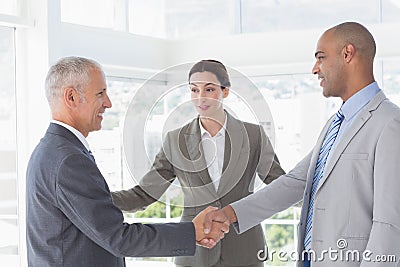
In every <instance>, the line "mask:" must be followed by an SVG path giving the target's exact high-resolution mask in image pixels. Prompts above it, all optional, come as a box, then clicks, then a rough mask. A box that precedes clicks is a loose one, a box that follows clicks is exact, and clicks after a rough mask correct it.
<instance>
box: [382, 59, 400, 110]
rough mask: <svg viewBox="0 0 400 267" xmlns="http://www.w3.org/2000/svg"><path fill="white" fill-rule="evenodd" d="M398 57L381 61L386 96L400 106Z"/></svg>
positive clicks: (399, 61) (399, 60) (399, 62)
mask: <svg viewBox="0 0 400 267" xmlns="http://www.w3.org/2000/svg"><path fill="white" fill-rule="evenodd" d="M399 64H400V59H393V60H384V61H383V85H381V86H382V89H383V92H384V93H385V94H386V96H387V97H388V98H389V99H390V100H391V101H392V102H393V103H395V104H396V105H398V106H400V65H399Z"/></svg>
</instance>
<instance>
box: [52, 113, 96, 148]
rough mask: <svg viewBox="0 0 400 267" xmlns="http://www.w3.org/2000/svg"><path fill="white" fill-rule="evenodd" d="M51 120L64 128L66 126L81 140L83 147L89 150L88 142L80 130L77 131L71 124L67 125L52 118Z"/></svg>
mask: <svg viewBox="0 0 400 267" xmlns="http://www.w3.org/2000/svg"><path fill="white" fill-rule="evenodd" d="M51 122H52V123H55V124H58V125H61V126H63V127H65V128H67V129H68V130H70V131H71V132H72V133H73V134H74V135H75V136H76V137H77V138H78V139H79V141H81V143H82V144H83V145H84V146H85V148H86V149H87V150H88V151H90V147H89V143H88V141H87V140H86V138H85V137H84V136H83V134H82V133H81V132H80V131H78V130H77V129H75V128H74V127H72V126H71V125H68V124H66V123H64V122H61V121H58V120H52V121H51Z"/></svg>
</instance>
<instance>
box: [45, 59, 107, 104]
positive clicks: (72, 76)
mask: <svg viewBox="0 0 400 267" xmlns="http://www.w3.org/2000/svg"><path fill="white" fill-rule="evenodd" d="M91 70H98V71H102V67H101V65H100V64H99V63H97V62H96V61H94V60H91V59H87V58H83V57H65V58H62V59H60V60H59V61H57V62H56V63H55V64H54V65H53V66H51V67H50V69H49V71H48V73H47V77H46V83H45V90H46V98H47V101H48V102H49V105H50V107H52V106H53V105H54V103H55V102H56V101H58V100H60V99H61V98H62V95H63V93H64V89H65V88H68V87H73V88H75V89H76V90H77V91H78V93H79V94H80V95H83V94H84V93H85V92H84V88H85V87H86V86H87V85H88V84H89V83H90V71H91Z"/></svg>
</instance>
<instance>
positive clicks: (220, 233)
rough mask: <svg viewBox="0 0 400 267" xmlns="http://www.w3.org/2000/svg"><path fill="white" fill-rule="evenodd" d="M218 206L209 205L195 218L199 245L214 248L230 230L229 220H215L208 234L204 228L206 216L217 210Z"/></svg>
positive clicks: (194, 222)
mask: <svg viewBox="0 0 400 267" xmlns="http://www.w3.org/2000/svg"><path fill="white" fill-rule="evenodd" d="M217 210H218V208H216V207H211V206H209V207H207V208H206V209H204V210H203V211H202V212H200V213H199V214H198V215H197V216H196V217H195V218H194V219H193V224H194V227H195V230H196V243H197V244H198V245H201V246H204V247H207V248H213V247H214V246H215V245H216V244H217V243H218V241H219V240H220V239H222V238H223V237H224V235H225V234H226V233H228V232H229V223H227V222H214V223H212V224H211V225H210V229H209V230H208V232H207V234H206V233H205V230H204V221H205V217H206V215H207V214H208V213H209V212H212V211H217Z"/></svg>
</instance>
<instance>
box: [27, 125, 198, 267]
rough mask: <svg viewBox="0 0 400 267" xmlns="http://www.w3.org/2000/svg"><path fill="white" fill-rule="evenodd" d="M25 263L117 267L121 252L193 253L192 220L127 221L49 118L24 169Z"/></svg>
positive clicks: (88, 162) (73, 142)
mask: <svg viewBox="0 0 400 267" xmlns="http://www.w3.org/2000/svg"><path fill="white" fill-rule="evenodd" d="M26 178H27V184H26V201H27V205H26V206H27V215H26V220H27V222H26V230H27V251H28V265H29V267H36V266H37V267H61V266H62V267H67V266H70V267H80V266H82V267H89V266H96V267H97V266H98V267H103V266H104V267H122V266H125V264H124V260H123V257H125V256H131V257H135V256H136V257H146V256H179V255H193V254H194V252H195V247H196V245H195V244H196V243H195V234H194V227H193V224H192V223H180V224H176V223H175V224H174V223H172V224H159V225H157V224H152V225H151V224H147V225H142V224H127V223H124V222H123V221H124V218H123V215H122V213H121V211H120V210H119V209H118V208H117V207H115V206H114V205H113V203H112V199H111V194H110V191H109V189H108V186H107V183H106V181H105V180H104V178H103V176H102V175H101V173H100V171H99V169H98V168H97V166H96V164H95V162H94V159H92V158H91V156H90V155H89V152H88V151H87V150H86V148H85V147H84V145H83V144H82V143H81V142H80V141H79V139H78V138H77V137H76V136H75V135H74V134H73V133H72V132H70V131H69V130H68V129H66V128H64V127H63V126H60V125H58V124H54V123H51V124H50V126H49V128H48V130H47V132H46V135H45V136H44V137H43V138H42V140H41V141H40V143H39V144H38V146H37V147H36V148H35V150H34V152H33V153H32V156H31V159H30V161H29V164H28V170H27V177H26Z"/></svg>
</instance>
